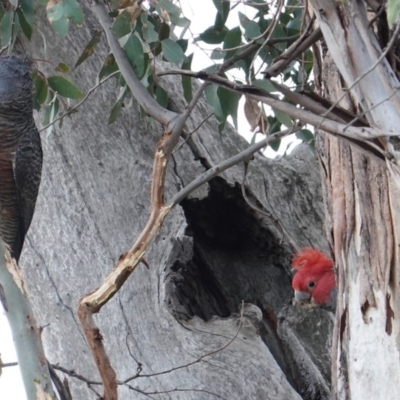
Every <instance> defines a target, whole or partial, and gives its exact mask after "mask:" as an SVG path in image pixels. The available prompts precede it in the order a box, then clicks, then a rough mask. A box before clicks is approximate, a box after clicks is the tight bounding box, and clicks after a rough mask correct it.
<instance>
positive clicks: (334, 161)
mask: <svg viewBox="0 0 400 400" xmlns="http://www.w3.org/2000/svg"><path fill="white" fill-rule="evenodd" d="M311 3H312V5H313V8H314V11H315V13H316V16H317V20H318V23H319V25H320V27H321V29H322V32H323V35H324V39H325V41H326V44H327V47H328V49H329V53H328V55H327V57H326V58H325V73H324V76H323V78H324V79H323V80H324V88H325V95H326V96H327V97H329V98H330V99H331V100H333V101H340V104H341V105H343V106H344V107H346V108H349V109H350V108H354V107H355V108H356V109H357V108H358V107H360V108H361V111H364V112H365V115H366V117H367V118H368V121H369V123H370V124H371V126H374V127H377V128H379V129H381V130H383V131H386V132H396V130H398V126H399V124H400V103H399V102H400V97H399V95H398V93H397V91H398V85H399V82H398V80H397V78H396V76H395V74H394V73H393V71H392V70H391V67H390V65H389V64H388V62H387V60H386V58H383V59H382V60H381V61H380V60H378V58H379V56H381V50H380V46H379V44H378V42H377V40H376V38H375V36H374V33H373V31H372V29H371V28H370V27H369V23H368V20H367V13H366V3H364V2H356V1H348V2H344V3H343V2H342V3H340V5H339V4H338V2H336V1H334V0H332V1H325V0H321V1H320V0H312V1H311ZM332 60H334V61H335V63H336V66H337V68H338V70H339V72H340V75H339V73H338V71H337V70H336V67H335V65H334V63H333V61H332ZM378 61H380V62H378ZM357 78H360V79H358V81H357V82H358V83H357V84H355V85H353V83H354V82H355V81H356V79H357ZM342 79H343V81H344V82H342ZM342 86H345V87H348V88H349V87H350V86H351V94H352V97H350V96H348V93H347V94H343V93H344V92H343V91H342ZM352 99H355V101H354V100H352ZM319 143H320V146H319V152H320V159H321V162H322V166H323V168H322V171H324V176H323V179H322V180H323V182H324V186H325V190H324V193H325V194H326V205H327V207H326V211H327V213H326V215H327V224H326V227H327V236H328V237H329V238H330V239H331V240H332V248H333V249H334V253H335V260H336V268H337V276H338V304H337V314H336V324H335V333H334V341H333V342H334V346H333V369H332V374H333V380H332V384H333V393H334V396H335V397H336V398H352V399H366V398H370V399H394V398H397V397H398V394H399V393H400V354H399V348H398V342H399V334H400V332H399V311H400V310H399V304H400V303H399V280H398V274H399V259H398V246H399V243H398V226H399V216H400V214H399V211H400V210H399V207H398V205H397V203H398V193H399V186H398V177H399V174H398V165H397V161H396V160H395V159H394V160H390V161H388V160H385V159H384V158H383V157H381V158H379V157H376V156H374V154H373V152H370V156H368V155H367V154H368V152H367V153H366V152H360V151H359V150H357V149H356V148H354V147H351V146H349V144H348V143H346V142H344V141H342V140H338V139H336V138H332V137H328V136H323V140H320V141H319ZM386 146H388V147H387V149H388V150H389V151H392V147H391V146H390V144H387V143H386ZM394 154H395V156H396V153H394Z"/></svg>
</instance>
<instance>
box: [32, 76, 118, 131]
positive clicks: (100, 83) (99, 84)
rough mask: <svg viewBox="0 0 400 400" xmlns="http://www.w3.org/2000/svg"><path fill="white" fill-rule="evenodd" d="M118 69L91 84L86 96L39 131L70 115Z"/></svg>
mask: <svg viewBox="0 0 400 400" xmlns="http://www.w3.org/2000/svg"><path fill="white" fill-rule="evenodd" d="M119 73H120V71H119V70H118V71H115V72H113V73H112V74H110V75H108V76H107V77H106V78H104V79H102V80H101V81H100V82H99V83H97V84H96V85H95V86H93V87H92V88H90V89H89V91H88V92H87V93H86V96H85V97H84V98H83V99H82V100H81V101H80V102H79V103H77V104H75V105H74V106H73V107H72V108H70V109H69V110H68V111H67V112H66V113H65V114H63V115H61V116H59V117H57V118H56V119H54V120H53V121H52V122H50V123H49V124H47V125H46V126H45V127H43V128H42V129H40V131H39V132H42V131H45V130H46V129H47V128H48V127H49V126H51V125H53V124H55V123H56V122H57V121H60V120H61V119H63V118H65V117H67V116H68V115H70V114H71V113H72V112H73V111H75V110H76V109H77V108H78V107H80V106H81V105H82V104H83V103H84V102H85V101H86V100H87V99H88V97H89V96H90V95H91V94H92V93H93V92H94V91H95V90H96V89H97V88H98V87H99V86H101V85H102V84H103V83H104V82H107V81H108V80H109V79H110V78H112V77H113V76H115V75H117V74H119Z"/></svg>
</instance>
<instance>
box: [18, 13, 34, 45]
mask: <svg viewBox="0 0 400 400" xmlns="http://www.w3.org/2000/svg"><path fill="white" fill-rule="evenodd" d="M17 16H18V21H19V25H20V26H21V29H22V32H24V35H25V36H26V38H27V39H28V40H31V37H32V26H31V25H30V24H29V23H28V22H27V21H26V19H25V15H24V13H23V12H22V10H21V9H18V10H17Z"/></svg>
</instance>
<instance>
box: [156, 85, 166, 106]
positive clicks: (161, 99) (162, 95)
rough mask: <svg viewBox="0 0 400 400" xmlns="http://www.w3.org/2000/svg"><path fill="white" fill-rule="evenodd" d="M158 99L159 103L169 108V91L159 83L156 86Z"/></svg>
mask: <svg viewBox="0 0 400 400" xmlns="http://www.w3.org/2000/svg"><path fill="white" fill-rule="evenodd" d="M156 99H157V103H158V104H160V106H163V107H164V108H167V105H168V94H167V92H166V91H165V90H164V89H163V88H162V87H161V86H159V85H157V88H156Z"/></svg>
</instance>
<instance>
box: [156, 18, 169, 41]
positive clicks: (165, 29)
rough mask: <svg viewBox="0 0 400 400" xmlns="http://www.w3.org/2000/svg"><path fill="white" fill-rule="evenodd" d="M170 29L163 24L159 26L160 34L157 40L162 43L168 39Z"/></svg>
mask: <svg viewBox="0 0 400 400" xmlns="http://www.w3.org/2000/svg"><path fill="white" fill-rule="evenodd" d="M170 31H171V28H170V27H169V25H168V24H166V23H165V22H163V23H162V24H161V25H160V33H159V34H158V40H159V41H160V42H162V41H163V40H164V39H169V35H170Z"/></svg>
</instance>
